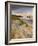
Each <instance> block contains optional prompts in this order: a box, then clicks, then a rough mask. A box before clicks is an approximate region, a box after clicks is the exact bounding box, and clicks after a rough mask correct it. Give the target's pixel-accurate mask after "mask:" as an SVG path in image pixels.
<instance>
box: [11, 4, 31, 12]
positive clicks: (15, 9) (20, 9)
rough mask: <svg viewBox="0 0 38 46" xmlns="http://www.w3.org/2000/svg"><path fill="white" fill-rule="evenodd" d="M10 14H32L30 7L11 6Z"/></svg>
mask: <svg viewBox="0 0 38 46" xmlns="http://www.w3.org/2000/svg"><path fill="white" fill-rule="evenodd" d="M11 12H15V13H23V12H24V13H26V12H30V13H32V7H25V6H17V5H11Z"/></svg>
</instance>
